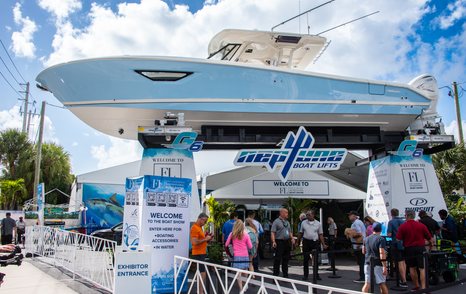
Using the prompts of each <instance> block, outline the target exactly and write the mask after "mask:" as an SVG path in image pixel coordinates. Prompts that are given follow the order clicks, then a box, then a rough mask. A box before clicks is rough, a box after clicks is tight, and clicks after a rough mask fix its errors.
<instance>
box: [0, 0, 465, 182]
mask: <svg viewBox="0 0 466 294" xmlns="http://www.w3.org/2000/svg"><path fill="white" fill-rule="evenodd" d="M322 2H324V1H310V0H308V1H305V0H301V1H299V0H223V1H214V0H207V1H202V0H191V1H181V0H167V1H161V0H142V1H110V0H108V1H97V0H96V1H87V0H84V1H79V0H27V1H26V0H24V1H13V0H2V1H0V39H1V40H2V42H3V43H4V44H5V46H6V48H7V50H8V53H9V54H10V56H11V58H12V59H13V61H14V63H15V65H16V66H17V67H18V69H19V71H20V73H21V74H22V75H23V76H24V79H25V80H26V81H29V82H31V93H32V97H33V99H32V100H36V101H37V104H36V108H37V112H39V111H40V109H39V108H40V106H39V105H40V102H41V101H42V100H46V101H47V102H48V103H50V104H54V105H60V103H59V102H58V101H57V100H56V99H55V98H54V97H53V96H52V95H51V94H49V93H45V92H42V91H40V90H38V89H37V88H36V87H35V82H34V80H35V77H36V76H37V74H38V73H39V72H40V71H41V70H42V69H44V68H46V67H48V66H50V65H52V64H56V63H59V62H64V61H68V60H73V59H79V58H84V57H91V56H92V57H95V56H105V55H121V54H152V55H179V56H194V57H200V58H204V57H206V55H207V45H208V42H209V40H210V38H211V37H212V36H213V35H214V34H215V33H217V32H218V31H220V30H221V29H223V28H244V29H261V30H268V29H270V27H271V26H273V25H275V24H277V23H279V22H281V21H283V20H284V19H287V18H289V17H291V16H293V15H295V14H297V13H298V11H299V9H300V8H301V11H303V10H305V9H308V8H311V7H313V6H315V5H318V4H320V3H322ZM392 2H396V3H392ZM376 10H380V13H379V14H377V15H375V16H372V17H370V18H368V19H365V20H362V21H360V22H357V23H354V24H352V25H349V26H345V27H343V28H341V29H339V30H335V31H332V32H330V33H328V34H326V35H325V36H326V37H327V38H329V39H331V40H332V44H331V45H330V47H329V48H328V49H327V51H326V52H325V53H324V55H323V56H322V57H321V58H320V60H319V61H318V62H317V64H315V65H314V66H313V67H311V68H309V70H312V71H316V72H325V73H331V74H337V75H347V76H354V77H361V78H370V79H382V80H389V81H399V82H405V83H406V82H409V80H411V79H412V78H414V77H415V76H417V75H420V74H422V73H425V72H429V73H432V74H434V75H435V76H436V77H437V79H438V82H439V86H445V85H446V86H448V85H450V84H451V82H452V81H457V82H459V83H462V82H466V23H465V19H466V0H451V1H441V0H436V1H427V2H426V1H419V0H407V1H384V0H361V1H357V0H346V1H341V0H340V1H335V2H334V3H332V4H330V5H328V6H327V7H323V8H322V9H320V10H318V11H315V12H314V13H313V14H311V15H309V17H303V18H301V19H300V20H299V21H298V20H297V21H294V22H291V23H289V24H288V25H286V26H283V27H281V30H283V31H291V32H298V31H301V33H304V32H305V30H306V29H305V28H306V26H307V23H308V21H309V23H310V25H311V33H312V32H314V33H315V32H319V31H321V30H323V29H325V28H329V27H332V26H335V25H338V24H339V23H341V22H343V21H346V20H350V19H352V18H356V17H359V16H361V15H364V14H367V13H370V12H373V11H376ZM147 12H149V16H148V15H147ZM134 27H137V28H140V29H138V30H137V31H134V29H130V28H134ZM125 40H126V41H125ZM97 41H101V42H102V44H105V45H103V46H93V44H95V43H96V42H97ZM0 57H1V58H2V59H3V60H4V61H5V63H6V64H7V66H8V68H9V69H10V71H11V72H12V74H13V76H14V77H15V78H16V79H17V80H18V81H19V82H23V81H22V78H21V77H20V76H19V74H18V73H17V72H16V70H15V69H14V68H13V66H12V64H11V62H10V60H9V58H8V56H7V55H6V53H5V51H4V50H3V48H1V47H0ZM0 72H1V73H2V74H3V75H4V76H5V78H6V79H7V80H8V81H9V82H10V83H11V84H12V86H13V88H14V89H15V90H16V91H20V90H21V89H22V87H21V86H20V85H18V84H17V83H16V81H15V80H14V78H13V77H12V76H11V75H10V73H9V72H8V71H7V69H6V68H5V66H4V65H3V64H2V63H1V62H0ZM460 86H461V87H462V88H466V84H462V85H460ZM460 92H463V90H462V89H461V88H460ZM440 93H441V97H440V101H439V106H438V112H439V113H440V115H441V116H442V117H443V119H444V122H445V125H446V126H447V129H448V130H449V131H450V132H455V124H454V123H453V121H454V119H455V112H454V103H453V100H452V99H451V98H450V97H449V96H448V95H447V93H448V89H442V90H440ZM18 96H19V95H18V94H17V93H16V92H15V91H14V90H13V89H11V87H10V86H9V85H8V84H7V83H6V82H5V80H4V79H3V78H2V77H1V76H0V129H4V128H7V127H20V126H21V118H20V116H19V114H18V113H19V105H21V103H20V101H18V98H20V97H18ZM460 101H461V102H460V103H461V107H462V113H463V121H464V118H466V103H464V98H461V100H460ZM46 114H47V123H46V131H45V138H46V140H48V141H56V142H58V143H60V144H62V145H63V146H64V147H65V149H66V150H67V151H68V152H69V153H70V154H71V158H72V165H73V170H74V172H75V173H77V174H80V173H83V172H87V171H92V170H95V169H97V168H102V167H107V166H111V165H115V164H118V163H123V162H128V161H131V160H135V159H138V158H139V157H140V155H141V150H140V147H139V146H138V143H137V142H128V141H121V140H119V139H115V138H110V137H108V136H106V135H103V134H100V133H98V132H96V131H94V130H93V129H91V128H90V127H88V126H87V125H85V124H84V123H82V122H81V121H80V120H79V119H78V118H76V117H75V116H74V115H72V114H71V113H70V112H69V111H68V110H65V109H62V108H58V107H53V106H50V105H48V106H47V111H46ZM34 123H35V125H36V121H34ZM35 131H36V130H35V128H33V129H32V131H31V138H33V139H34V138H35V137H36V132H35Z"/></svg>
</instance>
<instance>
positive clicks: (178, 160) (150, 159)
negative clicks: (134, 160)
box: [139, 148, 201, 222]
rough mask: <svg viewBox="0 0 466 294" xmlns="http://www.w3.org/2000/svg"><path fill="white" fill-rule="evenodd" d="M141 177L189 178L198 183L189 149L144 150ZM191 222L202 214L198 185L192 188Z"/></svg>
mask: <svg viewBox="0 0 466 294" xmlns="http://www.w3.org/2000/svg"><path fill="white" fill-rule="evenodd" d="M139 175H141V176H142V175H153V176H161V177H175V178H188V179H191V180H192V182H193V183H197V180H196V170H195V167H194V160H193V154H192V152H191V151H190V150H188V149H171V148H165V149H164V148H148V149H144V153H143V157H142V162H141V169H140V172H139ZM191 195H192V203H191V204H190V209H191V219H190V220H191V221H193V222H194V221H196V218H197V215H198V214H199V213H200V212H201V205H200V198H199V192H198V188H197V185H192V187H191Z"/></svg>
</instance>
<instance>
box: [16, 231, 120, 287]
mask: <svg viewBox="0 0 466 294" xmlns="http://www.w3.org/2000/svg"><path fill="white" fill-rule="evenodd" d="M25 235H26V242H25V252H26V253H31V254H32V255H33V256H37V257H38V258H39V260H41V261H43V262H46V263H48V264H51V265H53V266H56V267H61V268H64V269H66V270H68V271H70V272H71V273H73V278H75V276H76V275H77V276H79V277H80V278H82V279H85V280H87V281H89V282H91V283H93V284H96V285H97V286H100V287H102V288H103V289H105V290H108V291H112V292H113V290H114V277H113V266H114V252H115V247H116V242H115V241H110V240H106V239H102V238H97V237H93V236H89V235H84V234H80V233H76V232H69V231H65V230H60V229H56V228H50V227H43V226H31V227H26V234H25Z"/></svg>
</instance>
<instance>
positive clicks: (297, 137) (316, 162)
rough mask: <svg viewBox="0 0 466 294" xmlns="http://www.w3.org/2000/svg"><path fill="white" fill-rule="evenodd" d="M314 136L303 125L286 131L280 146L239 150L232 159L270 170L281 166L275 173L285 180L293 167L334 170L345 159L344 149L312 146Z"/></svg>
mask: <svg viewBox="0 0 466 294" xmlns="http://www.w3.org/2000/svg"><path fill="white" fill-rule="evenodd" d="M314 142H315V140H314V137H313V136H312V134H311V133H310V132H308V131H306V129H305V128H304V127H299V129H298V132H297V133H296V134H294V133H293V132H289V133H288V135H287V136H286V139H285V140H284V142H283V145H282V147H281V148H280V149H275V150H274V149H255V150H240V151H239V152H238V155H237V156H236V158H235V160H234V164H235V165H238V166H265V167H267V170H268V171H269V172H271V173H272V172H273V171H274V170H275V168H276V167H277V166H281V169H280V173H279V177H280V179H281V180H282V181H283V182H286V180H287V179H288V176H289V175H290V173H291V172H292V171H293V170H308V171H318V170H338V169H340V165H341V164H342V163H343V162H344V161H345V157H346V154H347V150H346V149H344V148H335V149H323V148H319V149H312V146H313V145H314Z"/></svg>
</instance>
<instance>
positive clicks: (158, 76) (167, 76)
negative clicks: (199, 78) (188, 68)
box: [135, 70, 192, 82]
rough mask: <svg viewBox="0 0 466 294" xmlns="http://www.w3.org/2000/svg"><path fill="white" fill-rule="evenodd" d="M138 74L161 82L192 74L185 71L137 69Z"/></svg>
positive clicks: (176, 79)
mask: <svg viewBox="0 0 466 294" xmlns="http://www.w3.org/2000/svg"><path fill="white" fill-rule="evenodd" d="M135 72H137V73H138V74H140V75H142V76H144V77H146V78H148V79H150V80H152V81H159V82H175V81H178V80H181V79H182V78H185V77H187V76H189V75H190V74H192V72H184V71H164V70H135Z"/></svg>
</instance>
